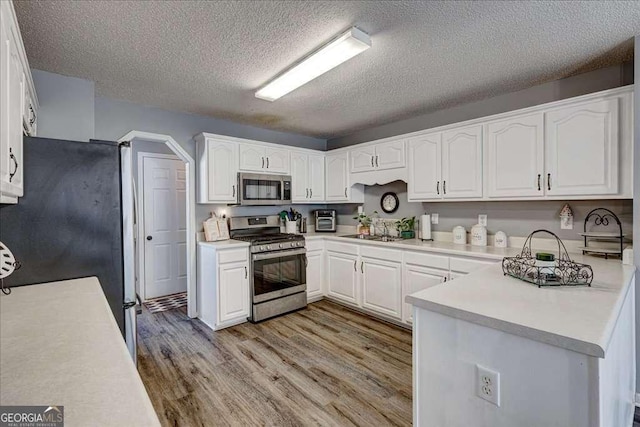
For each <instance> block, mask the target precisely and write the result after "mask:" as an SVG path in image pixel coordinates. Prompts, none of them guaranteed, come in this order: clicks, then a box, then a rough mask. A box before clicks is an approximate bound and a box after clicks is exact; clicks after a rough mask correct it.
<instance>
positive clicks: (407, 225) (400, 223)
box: [396, 216, 416, 239]
mask: <svg viewBox="0 0 640 427" xmlns="http://www.w3.org/2000/svg"><path fill="white" fill-rule="evenodd" d="M415 225H416V217H415V216H412V217H411V218H407V217H405V218H402V219H399V220H397V221H396V230H398V234H400V237H402V238H403V239H413V238H414V237H416V232H415V230H414V227H415Z"/></svg>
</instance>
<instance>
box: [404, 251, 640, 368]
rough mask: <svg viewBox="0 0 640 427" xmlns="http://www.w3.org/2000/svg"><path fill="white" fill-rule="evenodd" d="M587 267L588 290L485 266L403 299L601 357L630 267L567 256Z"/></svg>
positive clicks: (626, 287)
mask: <svg viewBox="0 0 640 427" xmlns="http://www.w3.org/2000/svg"><path fill="white" fill-rule="evenodd" d="M573 258H574V261H577V262H583V263H586V264H589V265H591V267H592V268H593V274H594V279H593V283H592V284H591V287H587V286H572V287H569V286H562V287H542V288H538V287H537V286H536V285H533V284H531V283H526V282H523V281H521V280H518V279H515V278H512V277H509V276H505V275H504V274H503V273H502V266H501V265H495V266H489V267H486V268H484V269H482V270H479V271H476V272H473V273H471V274H469V275H467V276H464V277H460V278H458V279H456V280H453V281H451V282H448V283H447V284H445V285H441V286H434V287H431V288H429V289H425V290H423V291H420V292H417V293H414V294H412V295H408V296H407V297H406V301H407V302H408V303H410V304H413V305H414V306H416V307H419V308H423V309H426V310H430V311H434V312H437V313H441V314H444V315H446V316H450V317H453V318H456V319H461V320H465V321H468V322H472V323H476V324H479V325H482V326H486V327H490V328H493V329H497V330H502V331H504V332H507V333H511V334H514V335H519V336H522V337H525V338H528V339H532V340H535V341H540V342H544V343H547V344H551V345H554V346H557V347H561V348H565V349H568V350H572V351H576V352H578V353H583V354H587V355H589V356H594V357H601V358H604V357H605V354H606V351H607V348H608V344H609V340H610V338H611V334H612V331H613V327H614V326H615V323H616V321H617V318H618V315H619V313H620V310H621V308H622V304H623V302H624V299H625V298H626V296H627V293H628V291H629V289H630V286H631V285H632V282H633V277H634V273H635V268H634V267H633V266H629V265H623V264H622V263H621V262H620V261H617V260H602V259H598V258H594V257H583V256H578V255H576V256H573Z"/></svg>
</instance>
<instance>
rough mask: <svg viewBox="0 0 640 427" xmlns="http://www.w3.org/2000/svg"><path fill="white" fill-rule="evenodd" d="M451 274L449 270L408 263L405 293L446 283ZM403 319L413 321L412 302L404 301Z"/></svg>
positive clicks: (405, 276)
mask: <svg viewBox="0 0 640 427" xmlns="http://www.w3.org/2000/svg"><path fill="white" fill-rule="evenodd" d="M448 275H449V272H448V271H445V270H437V269H432V268H426V267H420V266H417V265H412V264H407V265H405V267H404V274H403V276H404V277H403V279H402V281H403V285H404V295H405V296H406V295H411V294H413V293H416V292H419V291H421V290H423V289H427V288H430V287H432V286H436V285H439V284H441V283H444V282H445V281H446V279H447V276H448ZM403 320H404V321H405V322H407V323H413V310H412V306H411V304H407V303H404V313H403Z"/></svg>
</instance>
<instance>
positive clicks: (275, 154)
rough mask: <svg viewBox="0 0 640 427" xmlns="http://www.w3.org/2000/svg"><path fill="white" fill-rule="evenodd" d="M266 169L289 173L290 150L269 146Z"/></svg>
mask: <svg viewBox="0 0 640 427" xmlns="http://www.w3.org/2000/svg"><path fill="white" fill-rule="evenodd" d="M265 155H266V162H265V169H264V170H266V171H267V172H272V173H289V172H290V168H289V150H287V149H281V148H272V147H267V149H266V151H265Z"/></svg>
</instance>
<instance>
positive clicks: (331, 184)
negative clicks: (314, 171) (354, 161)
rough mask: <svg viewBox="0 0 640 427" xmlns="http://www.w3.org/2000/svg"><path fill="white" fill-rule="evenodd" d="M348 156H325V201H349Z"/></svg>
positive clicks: (345, 154)
mask: <svg viewBox="0 0 640 427" xmlns="http://www.w3.org/2000/svg"><path fill="white" fill-rule="evenodd" d="M348 159H349V154H348V153H338V154H327V157H326V159H325V165H326V167H325V171H326V173H325V182H326V185H325V191H326V195H327V197H326V200H327V201H348V200H349V190H350V188H349V171H348V167H349V163H348V162H349V160H348Z"/></svg>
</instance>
